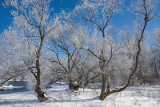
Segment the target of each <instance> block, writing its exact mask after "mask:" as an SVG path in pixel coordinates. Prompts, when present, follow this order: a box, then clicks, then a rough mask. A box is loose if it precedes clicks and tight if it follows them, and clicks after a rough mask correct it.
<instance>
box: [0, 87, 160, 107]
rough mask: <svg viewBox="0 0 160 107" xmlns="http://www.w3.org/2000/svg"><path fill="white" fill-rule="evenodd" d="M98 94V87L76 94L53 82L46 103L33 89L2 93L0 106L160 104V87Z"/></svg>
mask: <svg viewBox="0 0 160 107" xmlns="http://www.w3.org/2000/svg"><path fill="white" fill-rule="evenodd" d="M5 88H6V87H5ZM8 88H12V87H8ZM1 89H2V88H1ZM99 93H100V90H99V89H85V90H84V92H83V90H82V89H80V90H79V91H77V92H75V93H73V92H70V91H68V86H67V85H65V84H54V85H52V88H50V89H48V90H47V96H48V97H49V99H48V100H47V101H45V102H42V103H40V102H38V100H37V98H36V96H35V93H34V92H33V91H24V92H13V93H4V94H3V93H1V94H0V107H160V86H140V87H129V88H127V89H126V90H125V91H123V92H120V93H118V94H113V95H111V96H109V97H108V98H106V99H105V100H104V101H100V100H99V99H98V97H97V96H98V95H99Z"/></svg>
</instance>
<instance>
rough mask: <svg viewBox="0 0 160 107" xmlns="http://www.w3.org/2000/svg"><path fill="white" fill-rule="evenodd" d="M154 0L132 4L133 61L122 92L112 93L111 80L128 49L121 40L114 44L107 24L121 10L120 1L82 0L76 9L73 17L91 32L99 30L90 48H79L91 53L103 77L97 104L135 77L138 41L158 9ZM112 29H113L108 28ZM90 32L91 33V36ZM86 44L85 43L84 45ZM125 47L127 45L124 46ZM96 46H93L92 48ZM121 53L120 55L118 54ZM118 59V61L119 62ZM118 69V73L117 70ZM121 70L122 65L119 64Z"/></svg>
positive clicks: (138, 48)
mask: <svg viewBox="0 0 160 107" xmlns="http://www.w3.org/2000/svg"><path fill="white" fill-rule="evenodd" d="M157 3H158V1H157V0H154V1H152V0H137V1H134V2H133V4H132V11H133V12H134V13H135V16H136V18H137V21H138V22H139V23H137V25H138V26H137V30H135V32H134V37H133V38H134V40H133V43H134V45H132V46H133V47H134V48H133V47H130V48H133V52H132V53H133V54H134V57H133V60H132V63H131V65H132V66H131V68H130V69H128V71H130V74H129V75H128V76H127V77H128V78H127V81H125V85H124V86H122V88H117V89H111V88H112V86H111V79H112V77H113V76H112V75H113V72H114V71H117V70H120V69H119V68H117V66H118V65H119V64H120V63H117V64H116V62H124V63H125V61H127V60H128V58H127V57H126V58H125V57H123V59H121V58H120V57H122V56H123V55H122V54H123V51H124V50H125V49H127V46H126V47H124V46H125V44H123V43H122V42H123V41H125V40H123V39H119V40H120V42H116V38H115V36H114V33H110V32H111V31H112V30H111V29H110V26H109V24H110V20H111V19H112V17H113V16H114V15H115V14H116V13H119V12H121V10H122V4H123V1H122V0H82V3H81V4H80V5H78V6H76V8H75V11H74V12H75V14H77V16H79V17H81V18H82V19H83V20H85V22H89V23H90V24H91V25H93V26H92V27H91V28H93V29H94V28H95V29H98V31H97V33H95V34H96V36H93V35H94V34H93V33H89V34H91V36H92V37H93V41H94V42H92V43H94V44H92V45H91V46H90V47H87V48H86V47H82V48H83V49H84V50H86V51H88V52H89V53H91V54H92V55H93V56H94V57H95V58H97V59H98V60H99V71H100V72H101V76H102V88H101V95H100V100H104V99H105V98H106V97H107V96H109V95H111V94H113V93H116V92H120V91H123V90H124V89H125V88H127V87H128V86H129V84H130V81H131V78H132V77H133V75H134V74H135V72H136V71H137V68H138V63H139V57H140V53H141V41H142V40H143V36H144V32H145V29H146V26H147V24H148V22H149V21H150V20H152V19H153V18H154V17H155V10H156V7H157ZM111 28H112V27H111ZM93 29H92V32H93ZM87 42H88V41H87ZM126 43H127V42H126ZM95 44H96V45H95ZM121 50H122V51H121ZM119 58H120V59H121V60H119ZM116 68H117V69H116ZM120 68H121V64H120Z"/></svg>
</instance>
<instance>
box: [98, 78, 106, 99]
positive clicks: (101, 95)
mask: <svg viewBox="0 0 160 107" xmlns="http://www.w3.org/2000/svg"><path fill="white" fill-rule="evenodd" d="M106 80H107V76H106V75H102V87H101V94H100V97H99V99H100V100H102V101H103V100H104V99H105V98H106V95H105V91H106Z"/></svg>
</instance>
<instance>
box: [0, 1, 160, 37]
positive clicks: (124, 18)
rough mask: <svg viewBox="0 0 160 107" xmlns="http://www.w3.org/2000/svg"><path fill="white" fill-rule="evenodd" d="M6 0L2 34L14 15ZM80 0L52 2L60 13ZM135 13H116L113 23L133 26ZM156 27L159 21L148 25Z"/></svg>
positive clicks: (0, 16)
mask: <svg viewBox="0 0 160 107" xmlns="http://www.w3.org/2000/svg"><path fill="white" fill-rule="evenodd" d="M3 1H4V0H2V1H0V34H1V33H2V32H3V30H4V29H7V27H8V26H9V25H10V24H11V22H12V16H11V14H10V10H11V8H9V7H7V8H4V7H3V6H2V2H3ZM78 1H79V0H54V2H52V4H51V7H54V12H55V13H59V12H60V11H61V10H62V9H64V10H72V9H74V7H75V5H76V3H77V2H78ZM130 1H131V0H126V1H125V6H129V5H130ZM133 20H134V18H133V15H132V14H131V13H129V12H127V11H124V13H123V14H119V15H116V16H115V17H114V18H113V20H112V24H113V25H114V26H116V27H118V28H122V27H123V26H124V25H128V26H133V23H134V21H133ZM154 28H160V22H158V21H152V22H151V23H150V26H148V28H147V30H148V31H149V32H152V31H153V29H154Z"/></svg>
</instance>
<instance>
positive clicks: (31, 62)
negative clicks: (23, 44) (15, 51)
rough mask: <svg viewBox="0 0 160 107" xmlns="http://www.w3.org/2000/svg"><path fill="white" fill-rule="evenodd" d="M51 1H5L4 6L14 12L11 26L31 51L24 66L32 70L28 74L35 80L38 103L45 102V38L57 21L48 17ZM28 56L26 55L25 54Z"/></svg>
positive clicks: (54, 27)
mask: <svg viewBox="0 0 160 107" xmlns="http://www.w3.org/2000/svg"><path fill="white" fill-rule="evenodd" d="M50 2H51V0H6V1H5V5H6V6H11V7H12V8H13V9H14V10H12V11H11V13H12V15H13V25H14V27H16V28H18V29H19V30H20V31H21V32H22V31H23V33H24V36H25V37H27V40H28V43H29V44H28V45H29V48H28V49H29V50H33V52H32V54H30V56H29V57H26V58H24V60H25V61H24V62H25V64H26V65H27V66H28V67H29V68H32V69H30V72H31V73H32V75H33V76H34V80H35V88H34V90H35V92H36V94H37V97H38V99H39V101H44V100H46V96H45V94H44V92H43V91H42V89H41V74H42V72H45V70H43V71H42V65H43V62H42V60H41V59H42V58H43V57H42V56H44V55H45V54H46V51H45V49H46V44H47V37H48V36H49V35H50V34H51V33H52V32H53V31H54V30H55V29H56V27H57V25H58V23H59V21H58V18H57V17H54V18H52V17H51V15H50V12H51V11H50V10H51V9H50ZM26 54H28V53H26Z"/></svg>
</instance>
